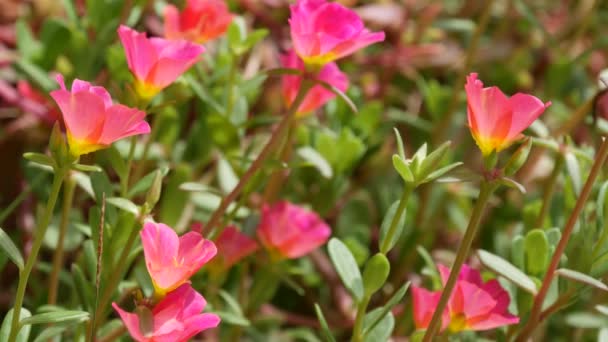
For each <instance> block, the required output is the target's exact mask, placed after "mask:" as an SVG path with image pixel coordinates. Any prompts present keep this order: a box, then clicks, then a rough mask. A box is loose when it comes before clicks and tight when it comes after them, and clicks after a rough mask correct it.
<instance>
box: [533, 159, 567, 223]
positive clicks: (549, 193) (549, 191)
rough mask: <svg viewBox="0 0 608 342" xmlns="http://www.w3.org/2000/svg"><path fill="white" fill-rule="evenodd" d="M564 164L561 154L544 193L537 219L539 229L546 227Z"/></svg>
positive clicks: (556, 160)
mask: <svg viewBox="0 0 608 342" xmlns="http://www.w3.org/2000/svg"><path fill="white" fill-rule="evenodd" d="M564 162H565V159H564V155H563V154H561V153H559V154H558V155H557V158H556V159H555V165H554V166H553V171H551V175H550V176H549V180H548V181H547V185H546V186H545V191H544V192H543V205H542V207H541V209H540V213H539V214H538V218H537V219H536V227H537V228H542V227H543V226H544V222H545V217H547V214H548V213H549V209H550V208H551V200H552V199H553V193H554V192H555V185H556V184H557V179H558V178H559V174H560V172H561V171H562V167H563V166H564Z"/></svg>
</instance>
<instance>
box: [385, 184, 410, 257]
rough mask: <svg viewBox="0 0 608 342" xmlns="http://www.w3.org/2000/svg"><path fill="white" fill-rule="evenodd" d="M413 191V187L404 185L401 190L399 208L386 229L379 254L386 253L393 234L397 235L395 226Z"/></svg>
mask: <svg viewBox="0 0 608 342" xmlns="http://www.w3.org/2000/svg"><path fill="white" fill-rule="evenodd" d="M413 190H414V187H413V186H411V185H405V188H403V194H402V195H401V200H399V206H398V207H397V211H396V212H395V215H394V216H393V220H392V221H391V225H390V227H389V228H388V232H386V238H385V239H384V241H383V242H382V246H380V252H381V253H382V254H386V253H388V250H389V248H390V243H391V241H392V240H393V238H394V236H395V234H396V233H397V225H398V224H399V221H400V220H401V216H403V213H404V212H405V209H406V208H407V201H408V200H409V198H410V195H411V194H412V191H413Z"/></svg>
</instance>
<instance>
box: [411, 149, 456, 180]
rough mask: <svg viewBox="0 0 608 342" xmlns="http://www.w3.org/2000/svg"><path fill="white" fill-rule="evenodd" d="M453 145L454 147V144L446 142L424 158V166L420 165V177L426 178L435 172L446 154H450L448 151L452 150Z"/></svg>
mask: <svg viewBox="0 0 608 342" xmlns="http://www.w3.org/2000/svg"><path fill="white" fill-rule="evenodd" d="M451 145H452V142H451V141H449V140H448V141H446V142H444V143H443V144H441V146H439V147H437V148H436V149H435V150H434V151H433V152H431V153H430V154H429V155H428V156H427V157H426V158H424V160H423V161H422V164H421V165H420V173H419V176H420V177H426V175H427V174H428V173H430V172H431V170H435V169H436V168H437V166H438V164H439V162H441V160H442V159H443V157H445V154H446V153H447V152H448V149H449V148H450V146H451Z"/></svg>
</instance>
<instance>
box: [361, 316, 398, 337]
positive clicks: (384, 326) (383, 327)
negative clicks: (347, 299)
mask: <svg viewBox="0 0 608 342" xmlns="http://www.w3.org/2000/svg"><path fill="white" fill-rule="evenodd" d="M383 312H384V310H382V308H377V309H374V310H372V311H370V312H368V313H367V314H366V315H365V317H364V318H363V330H364V331H365V330H367V331H368V333H367V334H366V335H365V339H364V341H365V342H377V341H388V340H389V338H390V336H391V335H392V334H393V329H394V328H395V317H394V316H393V313H392V312H388V313H386V314H384V315H382V313H383ZM378 318H380V322H378V323H377V324H376V326H375V327H374V328H373V329H369V327H370V326H371V324H372V323H373V322H375V321H376V320H378Z"/></svg>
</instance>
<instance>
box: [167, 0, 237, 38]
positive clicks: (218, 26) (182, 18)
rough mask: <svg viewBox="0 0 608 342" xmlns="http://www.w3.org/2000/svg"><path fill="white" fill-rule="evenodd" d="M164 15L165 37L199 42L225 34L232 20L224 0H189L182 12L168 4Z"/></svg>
mask: <svg viewBox="0 0 608 342" xmlns="http://www.w3.org/2000/svg"><path fill="white" fill-rule="evenodd" d="M164 15H165V38H167V39H185V40H189V41H192V42H195V43H198V44H203V43H206V42H207V41H210V40H212V39H215V38H217V37H219V36H221V35H222V34H224V32H226V30H227V29H228V26H229V25H230V22H231V21H232V14H230V12H229V11H228V6H226V3H225V2H224V0H188V1H187V2H186V6H185V7H184V9H183V11H182V12H181V13H180V11H179V9H177V7H175V6H174V5H167V6H166V7H165V13H164Z"/></svg>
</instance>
